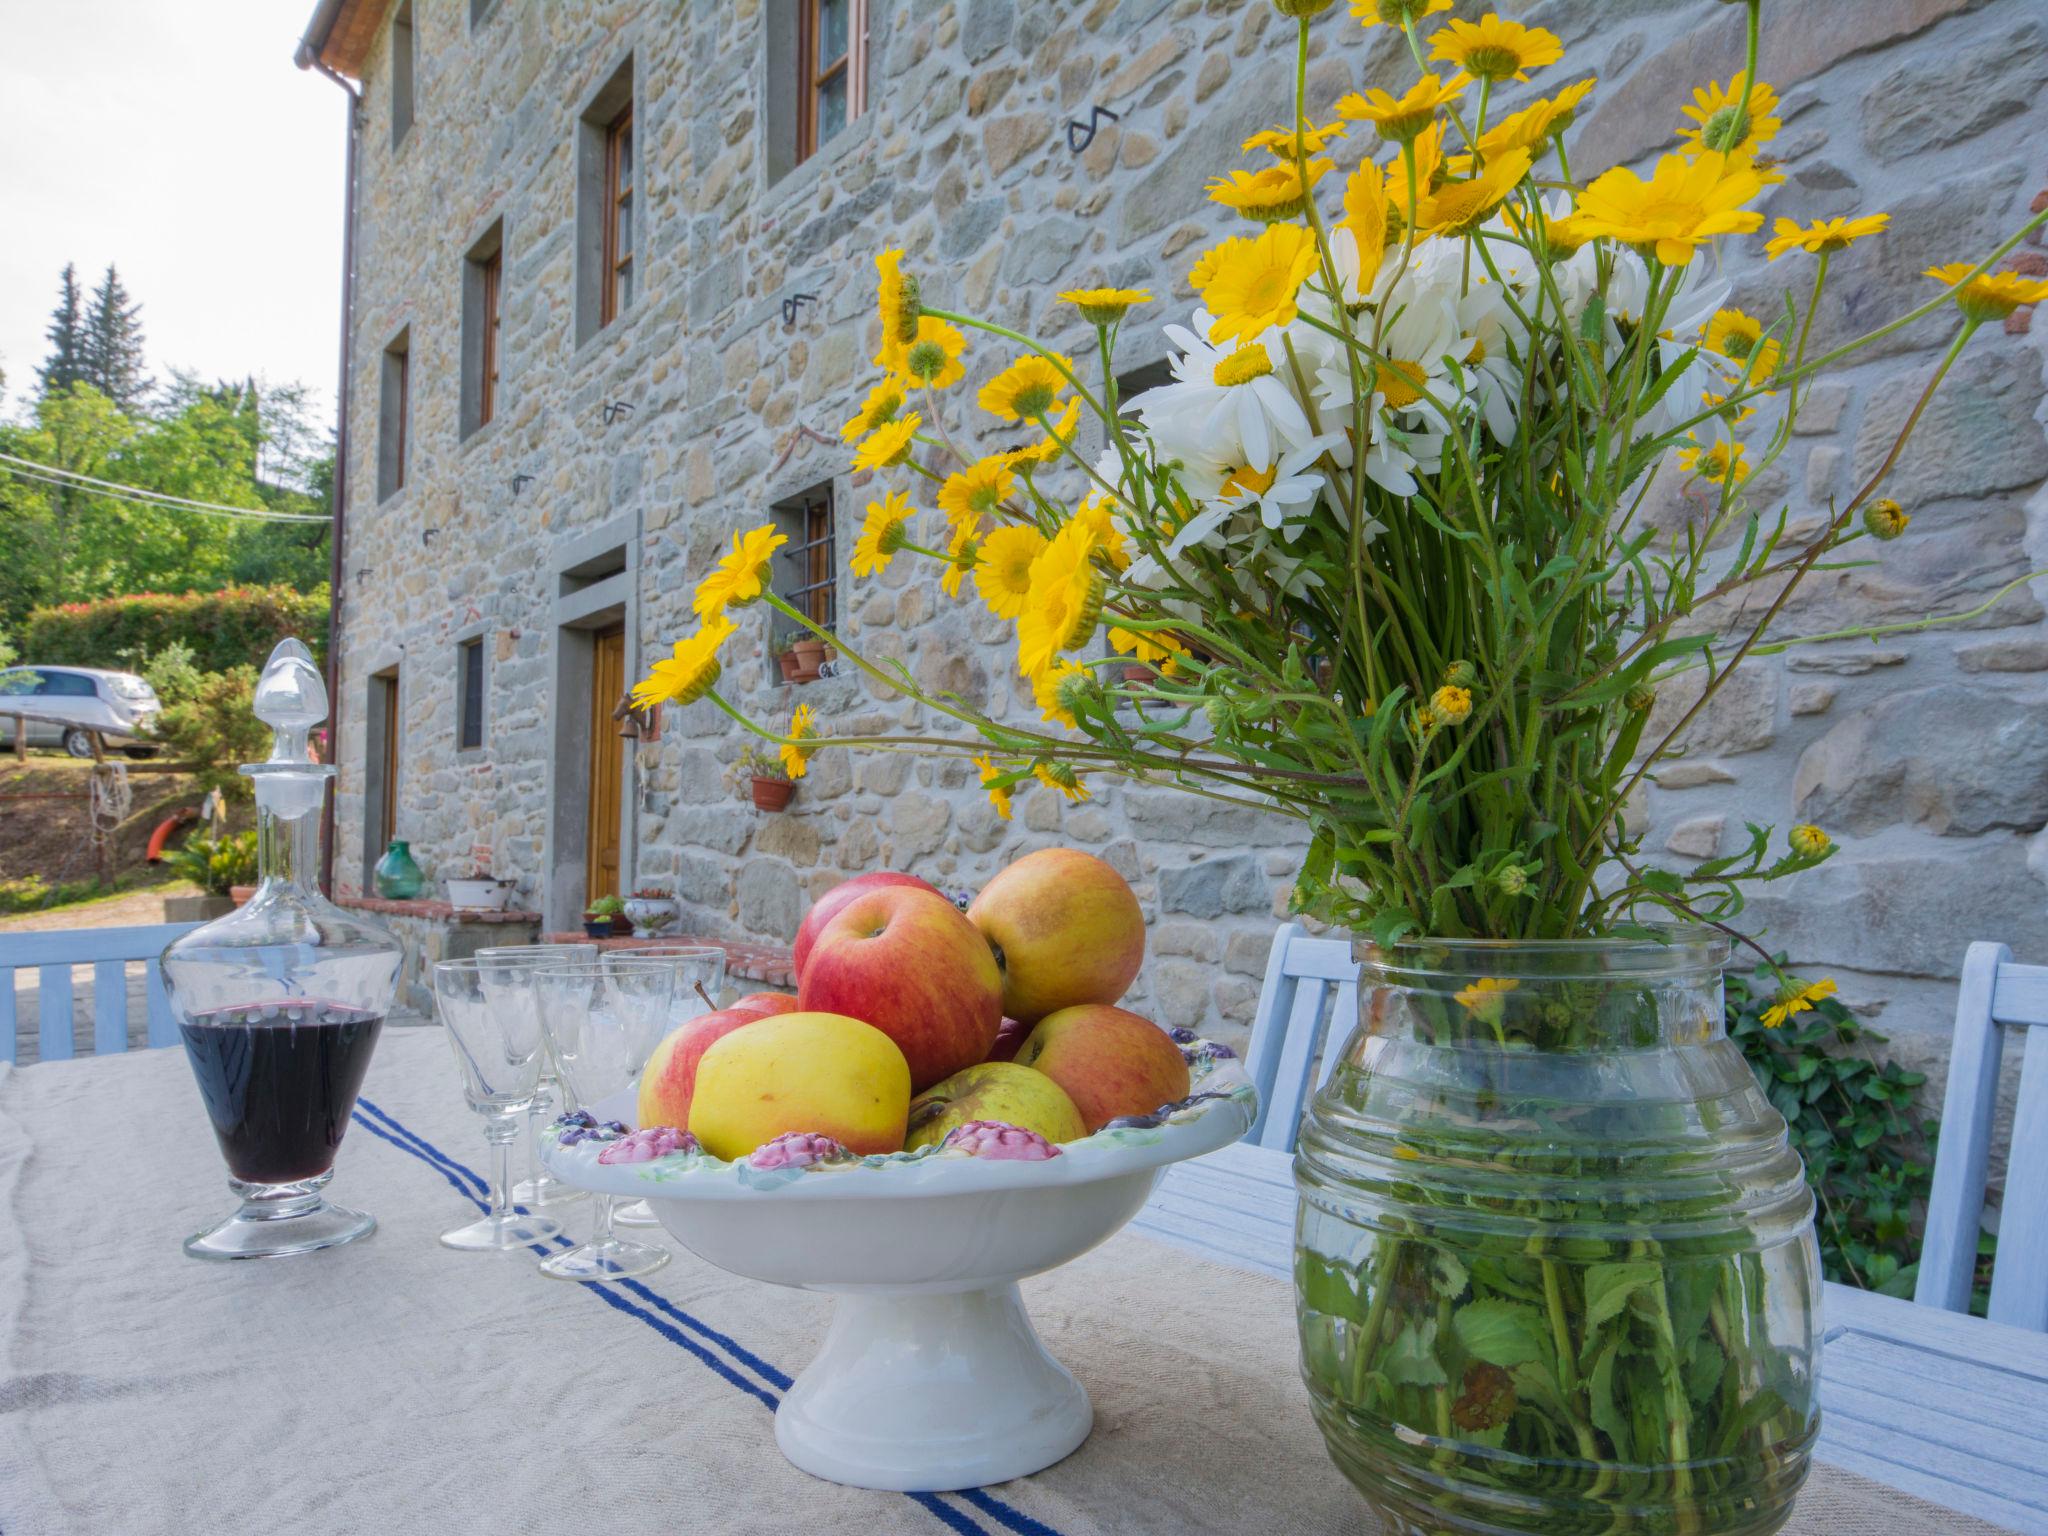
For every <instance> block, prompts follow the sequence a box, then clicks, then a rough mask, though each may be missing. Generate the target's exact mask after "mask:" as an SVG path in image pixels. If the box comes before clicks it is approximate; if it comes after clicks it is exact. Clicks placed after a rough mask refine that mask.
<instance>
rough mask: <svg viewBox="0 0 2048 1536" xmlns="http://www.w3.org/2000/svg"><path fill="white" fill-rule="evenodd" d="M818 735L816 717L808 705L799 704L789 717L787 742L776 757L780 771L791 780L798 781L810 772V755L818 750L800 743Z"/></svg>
mask: <svg viewBox="0 0 2048 1536" xmlns="http://www.w3.org/2000/svg"><path fill="white" fill-rule="evenodd" d="M817 734H818V723H817V715H816V714H815V713H814V712H813V711H812V709H811V706H810V705H808V704H799V705H797V707H796V713H795V714H793V715H791V716H790V717H789V738H790V739H789V740H788V741H785V742H784V743H783V744H782V746H781V748H780V749H779V750H778V753H777V755H778V756H780V757H781V759H782V771H783V772H784V773H786V774H788V775H789V776H790V777H791V778H792V779H800V778H802V777H803V776H804V775H805V774H806V773H808V772H809V771H810V763H811V754H812V753H813V752H815V751H817V750H818V749H817V748H816V747H805V746H802V745H800V743H802V742H805V741H808V740H812V739H815V738H816V736H817Z"/></svg>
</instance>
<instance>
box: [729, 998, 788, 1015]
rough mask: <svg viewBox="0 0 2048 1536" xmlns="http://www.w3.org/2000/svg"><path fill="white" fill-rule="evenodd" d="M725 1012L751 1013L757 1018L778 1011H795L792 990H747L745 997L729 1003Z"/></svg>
mask: <svg viewBox="0 0 2048 1536" xmlns="http://www.w3.org/2000/svg"><path fill="white" fill-rule="evenodd" d="M725 1012H727V1013H751V1014H753V1015H755V1016H756V1017H758V1018H763V1019H765V1018H770V1017H772V1016H774V1015H775V1014H778V1013H795V1012H796V994H795V993H794V992H749V993H748V994H747V995H746V996H745V997H743V998H740V999H739V1000H738V1001H737V1002H735V1003H732V1004H731V1005H729V1006H728V1007H727V1008H726V1009H725Z"/></svg>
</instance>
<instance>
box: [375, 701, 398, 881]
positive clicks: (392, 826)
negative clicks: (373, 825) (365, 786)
mask: <svg viewBox="0 0 2048 1536" xmlns="http://www.w3.org/2000/svg"><path fill="white" fill-rule="evenodd" d="M398 682H399V678H398V673H396V672H387V673H382V674H380V675H379V676H378V677H377V679H376V683H377V686H378V687H379V688H381V689H383V690H384V700H383V703H384V740H383V741H382V742H381V743H379V745H380V746H381V747H382V748H383V757H384V798H383V803H382V804H381V805H379V806H378V807H377V824H378V825H377V846H378V848H380V849H383V848H389V847H390V846H391V840H392V839H393V838H394V837H396V836H398V766H399V756H400V754H399V750H398V748H399V742H398V719H399V716H398V699H399V693H398Z"/></svg>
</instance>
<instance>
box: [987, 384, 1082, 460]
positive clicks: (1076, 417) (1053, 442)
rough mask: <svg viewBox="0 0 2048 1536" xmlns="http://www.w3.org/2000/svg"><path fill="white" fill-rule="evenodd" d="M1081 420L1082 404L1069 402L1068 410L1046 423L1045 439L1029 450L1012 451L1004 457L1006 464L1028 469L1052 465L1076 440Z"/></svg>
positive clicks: (1017, 449)
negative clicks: (1078, 424)
mask: <svg viewBox="0 0 2048 1536" xmlns="http://www.w3.org/2000/svg"><path fill="white" fill-rule="evenodd" d="M1080 419H1081V402H1080V401H1078V400H1069V401H1068V402H1067V408H1066V409H1065V410H1063V411H1061V412H1060V413H1059V415H1058V416H1057V417H1055V418H1054V419H1053V420H1051V421H1048V422H1047V423H1046V427H1047V432H1046V435H1045V437H1043V438H1042V439H1040V440H1039V441H1038V442H1035V443H1033V444H1031V445H1030V446H1029V447H1027V448H1016V449H1012V450H1011V451H1010V452H1009V453H1006V454H1004V455H1003V462H1004V463H1006V464H1014V465H1020V466H1022V467H1024V468H1026V469H1028V468H1030V467H1031V466H1032V465H1034V464H1050V463H1052V461H1053V460H1055V459H1057V458H1058V457H1059V456H1060V455H1061V454H1062V453H1064V452H1066V450H1067V445H1068V444H1069V443H1071V442H1073V440H1074V428H1075V426H1076V424H1077V423H1078V422H1079V421H1080Z"/></svg>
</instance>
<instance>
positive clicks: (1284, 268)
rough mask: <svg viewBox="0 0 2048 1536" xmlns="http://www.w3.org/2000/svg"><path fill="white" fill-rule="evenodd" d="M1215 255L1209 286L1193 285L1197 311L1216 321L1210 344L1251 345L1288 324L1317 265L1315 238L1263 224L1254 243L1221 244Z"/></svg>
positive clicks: (1287, 227)
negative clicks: (1199, 303)
mask: <svg viewBox="0 0 2048 1536" xmlns="http://www.w3.org/2000/svg"><path fill="white" fill-rule="evenodd" d="M1214 255H1215V261H1214V264H1213V265H1212V266H1210V267H1209V269H1208V273H1207V277H1208V280H1207V281H1206V282H1198V283H1197V284H1196V286H1197V287H1198V288H1199V289H1200V290H1201V293H1202V307H1203V308H1204V309H1206V310H1208V311H1209V313H1210V314H1212V315H1214V316H1215V317H1216V323H1215V324H1214V325H1212V326H1210V327H1209V340H1211V341H1226V340H1228V339H1230V338H1231V337H1233V336H1235V337H1238V338H1241V339H1242V340H1245V341H1255V340H1257V339H1258V338H1259V337H1260V336H1263V335H1264V334H1265V333H1266V332H1267V331H1269V330H1271V329H1272V328H1273V327H1274V326H1276V325H1286V324H1288V323H1289V322H1291V321H1292V320H1293V319H1294V317H1295V315H1296V314H1297V313H1299V311H1298V310H1297V308H1296V305H1295V299H1296V297H1297V295H1298V294H1299V293H1300V292H1301V285H1302V283H1303V282H1304V281H1305V280H1306V279H1307V277H1308V275H1309V273H1311V272H1313V271H1314V270H1315V266H1316V261H1317V259H1318V258H1317V252H1316V237H1315V236H1314V235H1313V234H1311V233H1310V232H1309V231H1308V230H1306V229H1304V228H1303V227H1302V226H1301V225H1299V224H1268V225H1267V226H1266V228H1265V231H1264V232H1263V233H1262V234H1260V235H1259V236H1258V238H1257V239H1254V240H1244V239H1236V240H1226V241H1224V242H1223V244H1222V245H1220V246H1218V247H1217V249H1216V251H1215V252H1214ZM1205 260H1206V258H1205ZM1197 270H1200V268H1199V267H1198V269H1197ZM1192 275H1193V274H1190V276H1192Z"/></svg>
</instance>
